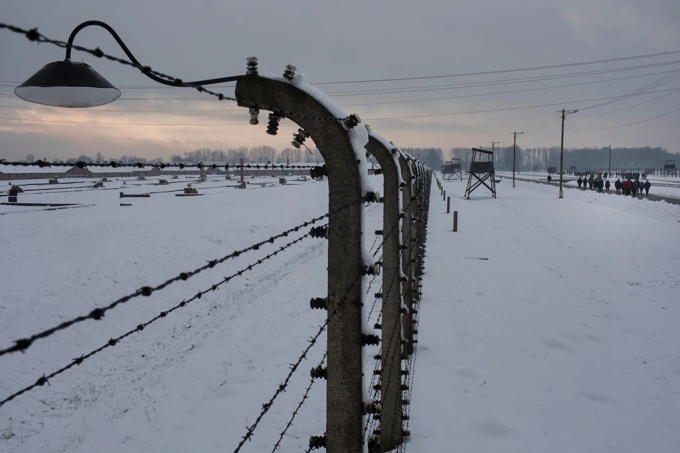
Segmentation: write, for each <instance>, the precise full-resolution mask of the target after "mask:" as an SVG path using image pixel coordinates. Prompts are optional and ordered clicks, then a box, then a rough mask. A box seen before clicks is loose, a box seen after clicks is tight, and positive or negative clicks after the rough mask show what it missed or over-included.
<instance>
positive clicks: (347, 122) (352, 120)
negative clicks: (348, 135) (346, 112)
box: [342, 113, 361, 131]
mask: <svg viewBox="0 0 680 453" xmlns="http://www.w3.org/2000/svg"><path fill="white" fill-rule="evenodd" d="M359 123H361V118H360V117H359V115H357V114H356V113H352V114H351V115H350V116H348V117H347V118H345V119H344V120H343V122H342V124H343V125H344V127H345V129H346V130H347V131H349V130H350V129H352V128H354V127H355V126H356V125H357V124H359Z"/></svg>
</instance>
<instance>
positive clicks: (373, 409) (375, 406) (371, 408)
mask: <svg viewBox="0 0 680 453" xmlns="http://www.w3.org/2000/svg"><path fill="white" fill-rule="evenodd" d="M363 409H364V410H363V414H364V415H366V414H379V413H380V409H381V407H380V403H378V402H376V401H372V402H370V403H364V407H363Z"/></svg>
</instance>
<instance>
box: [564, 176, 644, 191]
mask: <svg viewBox="0 0 680 453" xmlns="http://www.w3.org/2000/svg"><path fill="white" fill-rule="evenodd" d="M576 184H578V188H579V189H581V186H583V190H586V189H590V190H597V191H598V192H600V193H602V192H607V193H609V188H610V187H611V184H610V182H609V179H606V180H603V179H602V176H597V177H594V176H593V175H592V174H591V175H590V178H586V177H585V176H584V177H583V179H581V177H580V176H579V178H578V179H577V180H576ZM650 187H652V183H650V182H649V180H647V181H645V182H644V183H641V182H640V180H639V179H637V178H636V179H635V181H631V180H630V179H624V180H623V182H621V179H617V180H616V182H614V188H615V189H616V195H621V192H623V195H632V196H637V194H638V193H639V194H640V195H642V191H643V190H644V191H645V195H649V188H650Z"/></svg>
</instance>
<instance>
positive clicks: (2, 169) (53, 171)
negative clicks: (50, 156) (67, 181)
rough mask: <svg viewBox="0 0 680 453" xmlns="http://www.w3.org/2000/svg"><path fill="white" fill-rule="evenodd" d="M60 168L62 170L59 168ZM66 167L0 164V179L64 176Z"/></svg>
mask: <svg viewBox="0 0 680 453" xmlns="http://www.w3.org/2000/svg"><path fill="white" fill-rule="evenodd" d="M60 168H61V169H62V170H60ZM65 168H66V167H43V168H40V167H38V166H33V165H31V166H28V165H27V166H19V165H16V166H15V165H2V164H0V181H13V180H17V179H54V178H63V177H64V176H65V171H64V170H63V169H65Z"/></svg>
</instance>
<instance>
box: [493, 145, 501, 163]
mask: <svg viewBox="0 0 680 453" xmlns="http://www.w3.org/2000/svg"><path fill="white" fill-rule="evenodd" d="M496 143H500V142H491V157H493V162H494V167H495V166H496V154H495V153H494V152H493V150H494V145H495V144H496Z"/></svg>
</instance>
